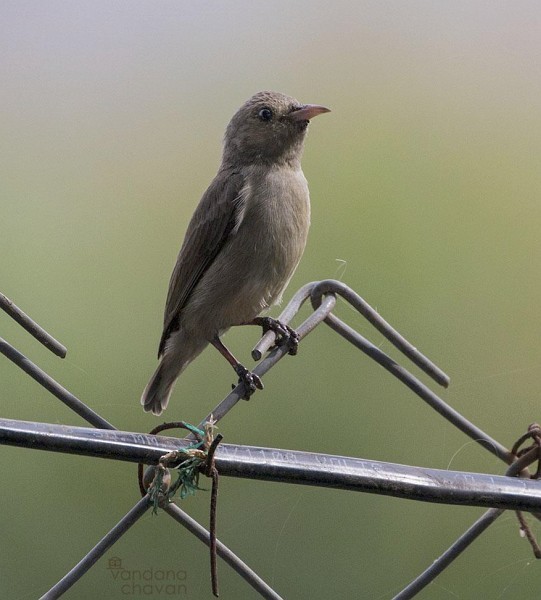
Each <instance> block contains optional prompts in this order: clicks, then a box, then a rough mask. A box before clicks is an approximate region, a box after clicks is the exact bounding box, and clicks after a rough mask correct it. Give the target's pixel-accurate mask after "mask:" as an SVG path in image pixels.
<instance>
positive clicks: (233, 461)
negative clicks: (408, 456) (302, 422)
mask: <svg viewBox="0 0 541 600" xmlns="http://www.w3.org/2000/svg"><path fill="white" fill-rule="evenodd" d="M0 443H2V444H9V445H14V446H25V447H29V448H34V449H39V450H51V451H56V452H67V453H71V454H81V455H88V456H98V457H103V458H111V459H116V460H125V461H131V462H143V463H146V464H156V463H157V462H158V460H159V459H160V457H161V456H163V455H164V454H166V453H167V452H170V451H171V450H178V449H181V448H185V447H186V446H187V445H188V442H187V441H185V440H179V439H178V438H169V437H165V436H152V435H146V434H141V433H132V432H126V431H111V430H103V429H94V428H87V427H68V426H65V425H56V424H49V423H34V422H28V421H15V420H10V419H0ZM215 457H216V467H217V468H218V471H219V472H220V474H221V475H225V476H230V477H242V478H247V479H261V480H265V481H277V482H286V483H297V484H305V485H313V486H319V487H329V488H338V489H344V490H354V491H360V492H368V493H375V494H383V495H387V496H395V497H400V498H409V499H411V500H420V501H424V502H439V503H444V504H460V505H469V506H484V507H494V508H505V509H510V510H524V511H537V512H538V511H541V483H539V482H538V481H534V480H529V479H520V478H515V477H505V476H501V475H500V476H499V475H487V474H481V473H467V472H460V471H444V470H439V469H427V468H424V467H415V466H407V465H399V464H394V463H385V462H379V461H372V460H367V459H363V458H349V457H346V456H333V455H329V454H318V453H312V452H301V451H294V450H282V449H277V448H263V447H257V446H241V445H234V444H220V446H219V447H218V450H217V452H216V455H215Z"/></svg>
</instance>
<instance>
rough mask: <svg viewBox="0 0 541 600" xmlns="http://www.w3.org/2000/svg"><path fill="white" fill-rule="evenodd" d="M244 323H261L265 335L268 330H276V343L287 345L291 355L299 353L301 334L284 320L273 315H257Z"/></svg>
mask: <svg viewBox="0 0 541 600" xmlns="http://www.w3.org/2000/svg"><path fill="white" fill-rule="evenodd" d="M244 325H259V326H260V327H262V328H263V335H265V334H266V333H267V331H274V333H275V334H276V345H277V346H287V347H288V352H289V354H291V356H295V354H297V350H298V348H299V334H298V333H297V332H296V331H295V330H294V329H292V328H291V327H290V326H289V325H286V324H285V323H282V321H279V320H278V319H273V318H272V317H256V318H255V319H252V320H251V321H248V322H247V323H244Z"/></svg>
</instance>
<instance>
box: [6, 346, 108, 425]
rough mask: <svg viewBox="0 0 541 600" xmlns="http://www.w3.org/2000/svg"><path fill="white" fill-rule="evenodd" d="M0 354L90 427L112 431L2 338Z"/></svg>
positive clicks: (104, 420) (105, 421)
mask: <svg viewBox="0 0 541 600" xmlns="http://www.w3.org/2000/svg"><path fill="white" fill-rule="evenodd" d="M0 354H3V355H4V356H5V357H6V358H9V360H11V362H13V363H15V364H16V365H17V366H18V367H19V368H20V369H22V370H23V371H24V372H25V373H26V374H27V375H30V377H32V379H34V381H37V382H38V383H39V384H40V385H41V386H43V387H44V388H45V389H46V390H48V391H49V392H51V394H53V396H56V397H57V398H58V399H59V400H61V401H62V402H63V403H64V404H65V405H66V406H67V407H68V408H71V410H73V411H74V412H76V413H77V414H78V415H79V416H81V417H83V419H85V421H87V422H88V423H90V424H91V425H94V426H95V427H99V428H101V429H114V426H113V425H111V423H109V421H107V420H106V419H104V418H103V417H100V415H98V413H96V412H94V411H93V410H92V409H91V408H89V407H88V406H87V405H86V404H85V403H84V402H81V400H79V398H77V396H75V395H74V394H72V393H71V392H69V391H68V390H67V389H66V388H64V387H62V386H61V385H60V384H59V383H58V382H56V381H55V380H54V379H53V378H52V377H51V376H50V375H47V373H45V371H43V370H42V369H40V368H39V367H38V366H37V365H35V364H34V363H33V362H32V361H31V360H29V359H28V358H26V356H25V355H24V354H21V353H20V352H19V351H18V350H17V349H16V348H14V347H13V346H12V345H11V344H9V343H8V342H6V340H4V339H2V338H0Z"/></svg>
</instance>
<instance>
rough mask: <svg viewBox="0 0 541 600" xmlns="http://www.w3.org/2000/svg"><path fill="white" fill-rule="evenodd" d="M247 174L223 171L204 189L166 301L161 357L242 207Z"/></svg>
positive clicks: (178, 259)
mask: <svg viewBox="0 0 541 600" xmlns="http://www.w3.org/2000/svg"><path fill="white" fill-rule="evenodd" d="M243 186H244V177H243V176H242V175H241V174H240V173H238V172H234V171H230V172H224V171H220V172H219V173H218V175H217V176H216V177H215V178H214V180H213V182H212V183H211V184H210V186H209V188H208V189H207V191H206V192H205V193H204V195H203V197H202V198H201V201H200V202H199V205H198V207H197V208H196V210H195V212H194V214H193V217H192V219H191V221H190V224H189V226H188V229H187V233H186V237H185V238H184V243H183V244H182V248H181V249H180V253H179V255H178V258H177V262H176V265H175V268H174V270H173V273H172V275H171V280H170V282H169V291H168V294H167V301H166V304H165V314H164V328H163V334H162V338H161V340H160V347H159V350H158V357H160V356H161V355H162V354H163V351H164V349H165V345H166V343H167V340H168V338H169V336H170V335H171V333H173V332H174V331H175V330H176V329H178V323H179V317H180V313H181V311H182V308H183V307H184V306H185V304H186V302H187V301H188V298H189V297H190V294H191V293H192V291H193V289H194V288H195V286H196V285H197V283H198V282H199V280H200V279H201V277H202V276H203V274H204V273H205V271H206V270H207V269H208V268H209V267H210V265H211V264H212V262H213V261H214V259H215V258H216V256H218V254H219V252H220V250H221V249H222V248H223V246H224V244H225V243H226V241H227V238H228V237H229V235H230V233H231V231H232V230H233V229H234V227H235V225H236V223H237V220H238V216H239V214H240V212H241V211H242V203H243V201H244V200H243V195H242V194H241V190H242V188H243Z"/></svg>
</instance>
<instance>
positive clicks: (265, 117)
mask: <svg viewBox="0 0 541 600" xmlns="http://www.w3.org/2000/svg"><path fill="white" fill-rule="evenodd" d="M257 116H258V117H259V118H260V119H261V120H262V121H270V120H271V119H272V110H271V109H270V108H262V109H261V110H260V111H259V112H258V113H257Z"/></svg>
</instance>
